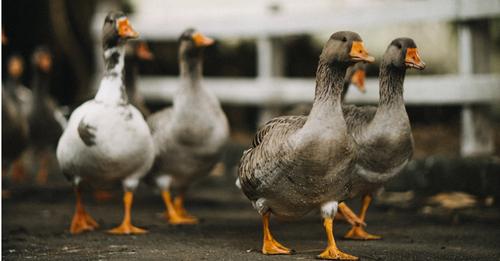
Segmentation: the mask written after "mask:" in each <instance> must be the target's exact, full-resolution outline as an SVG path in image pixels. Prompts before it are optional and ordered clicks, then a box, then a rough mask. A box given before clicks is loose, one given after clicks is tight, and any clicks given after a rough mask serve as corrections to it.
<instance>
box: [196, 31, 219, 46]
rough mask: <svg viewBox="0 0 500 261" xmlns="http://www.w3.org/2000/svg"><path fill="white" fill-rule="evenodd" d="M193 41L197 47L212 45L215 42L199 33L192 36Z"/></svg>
mask: <svg viewBox="0 0 500 261" xmlns="http://www.w3.org/2000/svg"><path fill="white" fill-rule="evenodd" d="M193 41H194V44H195V45H196V46H197V47H202V46H209V45H212V44H213V43H214V42H215V41H214V39H212V38H208V37H206V36H204V35H203V34H201V33H194V34H193Z"/></svg>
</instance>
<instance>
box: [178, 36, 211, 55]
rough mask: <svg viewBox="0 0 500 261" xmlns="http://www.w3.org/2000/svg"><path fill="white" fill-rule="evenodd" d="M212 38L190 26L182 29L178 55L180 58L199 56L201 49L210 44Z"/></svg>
mask: <svg viewBox="0 0 500 261" xmlns="http://www.w3.org/2000/svg"><path fill="white" fill-rule="evenodd" d="M213 43H214V40H213V39H212V38H208V37H206V36H204V35H203V34H202V33H200V32H198V31H196V30H194V29H192V28H190V29H187V30H186V31H184V32H183V33H182V35H181V37H180V38H179V54H180V55H179V57H180V58H181V59H189V58H200V57H201V55H202V53H203V49H205V47H207V46H209V45H212V44H213Z"/></svg>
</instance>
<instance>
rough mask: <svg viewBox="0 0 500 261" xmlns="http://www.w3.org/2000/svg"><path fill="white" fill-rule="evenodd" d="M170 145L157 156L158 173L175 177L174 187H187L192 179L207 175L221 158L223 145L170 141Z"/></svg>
mask: <svg viewBox="0 0 500 261" xmlns="http://www.w3.org/2000/svg"><path fill="white" fill-rule="evenodd" d="M167 144H170V146H167V149H166V150H165V151H163V152H162V153H161V154H160V155H158V156H157V159H156V164H157V167H158V173H157V174H160V173H161V174H168V175H170V176H171V177H173V181H172V182H173V183H172V186H173V187H174V188H185V187H187V186H188V185H189V184H190V183H191V182H192V181H194V180H196V179H198V178H201V177H204V176H207V175H208V174H210V171H211V170H212V168H213V167H214V165H215V164H216V163H217V162H218V161H219V160H220V157H221V152H222V146H219V147H218V148H214V147H212V148H210V149H208V150H207V148H204V147H186V146H182V145H179V144H176V143H175V141H171V142H168V143H167Z"/></svg>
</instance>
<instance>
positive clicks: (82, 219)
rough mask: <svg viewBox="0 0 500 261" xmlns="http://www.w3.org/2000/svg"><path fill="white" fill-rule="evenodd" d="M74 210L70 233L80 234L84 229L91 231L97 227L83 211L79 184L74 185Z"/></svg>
mask: <svg viewBox="0 0 500 261" xmlns="http://www.w3.org/2000/svg"><path fill="white" fill-rule="evenodd" d="M75 196H76V210H75V214H74V215H73V219H72V220H71V227H70V229H69V231H70V233H71V234H73V235H76V234H80V233H82V232H84V231H92V230H94V229H95V228H97V227H99V225H98V224H97V222H96V221H95V220H94V219H93V218H92V217H91V216H90V215H89V214H88V213H87V211H85V208H84V207H83V202H82V197H81V191H80V186H79V185H75Z"/></svg>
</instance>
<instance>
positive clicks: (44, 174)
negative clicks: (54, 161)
mask: <svg viewBox="0 0 500 261" xmlns="http://www.w3.org/2000/svg"><path fill="white" fill-rule="evenodd" d="M39 162H40V167H39V168H38V174H37V175H36V182H37V183H38V185H45V184H47V179H48V177H49V172H48V166H49V153H48V152H46V151H44V152H42V155H41V156H40V161H39Z"/></svg>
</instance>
